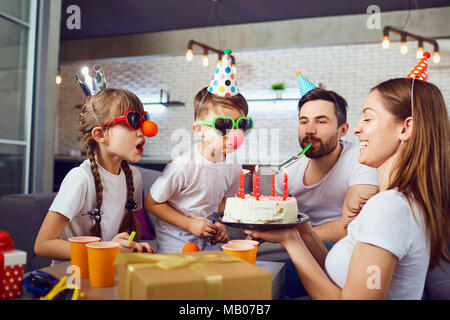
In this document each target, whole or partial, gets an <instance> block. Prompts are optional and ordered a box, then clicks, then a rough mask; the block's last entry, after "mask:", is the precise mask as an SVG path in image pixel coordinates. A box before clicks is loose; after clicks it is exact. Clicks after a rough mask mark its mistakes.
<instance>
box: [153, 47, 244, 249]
mask: <svg viewBox="0 0 450 320" xmlns="http://www.w3.org/2000/svg"><path fill="white" fill-rule="evenodd" d="M230 53H231V50H225V57H224V59H223V61H224V62H223V63H222V65H221V66H220V67H219V68H218V69H217V71H216V73H215V75H214V78H213V79H212V80H211V84H210V86H209V87H205V88H203V89H202V90H200V91H199V92H198V93H197V95H196V96H195V100H194V108H195V114H194V119H195V122H194V124H193V125H192V129H193V131H194V133H195V134H196V135H198V136H200V137H201V139H202V140H201V142H200V143H198V144H196V145H194V146H193V148H192V150H191V151H189V152H185V153H184V154H182V155H180V156H178V157H176V158H174V159H173V160H172V161H170V162H169V163H168V164H167V166H166V167H165V169H164V171H163V172H162V174H161V176H160V177H159V178H158V179H157V180H156V181H155V183H154V184H153V186H152V187H151V189H150V191H149V193H148V195H147V197H146V199H145V207H146V208H147V210H148V211H150V212H152V213H153V214H154V215H155V216H156V217H158V219H157V222H156V225H155V230H156V240H157V247H158V252H159V253H168V252H181V250H182V248H183V246H184V245H185V244H186V243H189V242H194V243H196V244H197V245H198V247H199V248H200V250H217V249H218V248H219V246H218V245H209V244H208V242H210V241H211V240H212V241H213V242H226V241H228V234H227V230H226V228H225V226H224V225H223V224H221V223H219V222H215V223H212V222H211V221H208V219H207V216H208V215H210V214H211V213H212V212H215V211H223V209H224V207H225V199H226V198H227V197H234V196H235V195H236V193H237V192H238V187H239V174H240V172H241V170H242V166H241V165H239V164H236V163H231V164H230V163H229V162H230V161H226V159H227V158H226V157H227V154H229V153H232V152H234V151H235V150H236V149H237V148H238V147H239V146H240V145H241V144H242V142H243V139H244V135H246V134H248V133H249V132H250V131H251V129H252V128H253V120H252V119H251V118H248V117H247V113H248V105H247V101H246V100H245V98H244V97H243V96H242V95H241V94H240V93H238V89H237V87H236V84H235V81H234V74H233V73H232V69H231V60H230V57H229V54H230ZM230 137H233V138H232V139H230Z"/></svg>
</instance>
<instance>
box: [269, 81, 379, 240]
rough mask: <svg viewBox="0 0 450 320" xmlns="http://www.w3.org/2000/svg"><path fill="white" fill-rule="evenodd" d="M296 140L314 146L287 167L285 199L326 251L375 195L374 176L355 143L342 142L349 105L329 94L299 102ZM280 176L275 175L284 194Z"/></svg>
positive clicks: (312, 95) (309, 96) (316, 94)
mask: <svg viewBox="0 0 450 320" xmlns="http://www.w3.org/2000/svg"><path fill="white" fill-rule="evenodd" d="M298 111H299V113H298V119H299V126H298V140H299V143H300V146H301V148H302V149H303V148H305V147H306V146H307V145H308V144H309V143H310V142H312V146H311V147H310V148H309V150H308V151H307V152H306V153H305V156H304V157H302V158H301V159H300V160H298V161H297V162H295V163H294V164H292V165H291V166H289V167H287V168H286V171H287V174H288V190H289V196H292V197H295V198H296V199H297V203H298V208H299V211H300V212H304V213H306V214H307V215H309V217H310V220H311V225H312V226H313V227H314V229H315V231H316V233H317V234H318V236H319V237H320V238H321V240H322V241H324V242H328V243H325V244H326V246H327V247H328V248H329V247H330V246H329V245H327V244H330V245H332V243H334V242H336V241H338V240H340V239H341V238H343V237H344V236H345V235H346V234H347V226H348V224H349V223H350V222H351V221H352V219H353V218H355V217H356V215H357V214H358V213H359V211H360V210H361V208H362V206H363V205H364V203H365V202H366V201H367V200H368V199H369V198H370V197H371V196H372V195H374V194H375V193H377V192H378V187H377V185H378V182H377V172H376V170H375V169H374V168H370V167H368V166H365V165H363V164H361V163H359V162H358V156H359V150H360V148H361V146H360V145H359V144H355V143H351V142H348V141H343V140H341V138H343V137H344V136H345V135H346V133H347V131H348V129H349V125H348V123H347V102H346V101H345V100H344V98H342V97H341V96H340V95H338V94H337V93H335V92H333V91H327V90H324V89H321V88H316V89H313V90H311V91H309V92H308V93H307V94H306V95H304V96H303V97H302V98H301V99H300V101H299V103H298ZM283 176H284V172H283V171H282V172H280V173H279V174H278V175H277V177H276V191H277V193H278V194H279V195H280V194H282V191H283Z"/></svg>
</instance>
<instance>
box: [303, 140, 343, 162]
mask: <svg viewBox="0 0 450 320" xmlns="http://www.w3.org/2000/svg"><path fill="white" fill-rule="evenodd" d="M316 141H318V142H319V147H318V148H315V149H312V148H310V149H309V150H308V151H306V153H305V155H306V156H307V157H308V158H310V159H318V158H321V157H324V156H326V155H328V154H330V153H331V152H333V151H334V149H336V147H337V145H338V143H339V135H337V134H336V135H335V136H333V137H331V138H329V139H328V140H326V141H325V142H323V141H322V139H319V138H316V137H313V136H306V137H304V138H303V140H300V139H299V143H300V146H301V147H302V149H304V148H305V147H306V146H307V145H308V144H309V143H310V142H312V143H314V142H316Z"/></svg>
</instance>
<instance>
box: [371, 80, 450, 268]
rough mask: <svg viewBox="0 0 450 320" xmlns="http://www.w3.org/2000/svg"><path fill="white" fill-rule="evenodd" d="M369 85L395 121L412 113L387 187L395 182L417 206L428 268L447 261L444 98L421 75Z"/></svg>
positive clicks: (449, 199)
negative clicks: (425, 237) (427, 250)
mask: <svg viewBox="0 0 450 320" xmlns="http://www.w3.org/2000/svg"><path fill="white" fill-rule="evenodd" d="M412 85H414V93H413V100H412V101H411V86H412ZM373 90H376V91H377V92H378V93H379V94H380V95H381V97H382V99H383V100H384V106H385V107H386V109H387V110H388V111H389V112H390V113H391V114H393V115H394V117H395V119H396V121H404V120H405V119H406V118H407V117H411V116H412V117H413V123H414V125H413V131H412V135H411V138H410V139H409V140H408V141H407V142H406V143H405V144H404V145H403V146H402V148H401V150H400V154H399V156H398V158H397V160H396V163H395V165H394V167H393V170H392V172H391V175H390V179H389V185H388V189H395V188H397V189H398V191H399V192H402V193H403V194H404V195H405V197H406V198H407V199H408V202H409V203H410V205H411V206H412V203H415V204H416V205H417V206H418V208H419V210H420V211H421V213H422V215H423V218H424V222H425V226H426V229H427V230H426V231H427V232H428V238H429V246H430V263H429V267H428V271H431V270H432V269H433V268H434V267H435V266H436V265H439V266H440V267H441V268H442V266H441V264H440V260H441V259H444V260H445V261H447V262H450V259H449V258H450V257H449V252H448V248H447V241H448V240H449V235H450V217H449V215H450V176H449V175H450V145H449V141H450V124H449V118H448V113H447V109H446V106H445V102H444V99H443V97H442V94H441V92H440V91H439V89H438V88H437V87H436V86H435V85H433V84H432V83H427V82H423V81H421V80H414V83H412V79H405V78H398V79H391V80H388V81H385V82H382V83H380V84H379V85H377V86H376V87H374V88H373V89H372V91H373ZM411 104H412V105H411Z"/></svg>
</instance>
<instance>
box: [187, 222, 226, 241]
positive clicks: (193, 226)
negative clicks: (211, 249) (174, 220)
mask: <svg viewBox="0 0 450 320" xmlns="http://www.w3.org/2000/svg"><path fill="white" fill-rule="evenodd" d="M218 230H219V227H218V226H216V225H215V224H213V223H211V222H210V221H206V220H201V219H191V221H190V225H189V230H188V231H189V232H190V233H192V234H193V235H195V236H197V237H200V238H212V237H213V236H214V235H215V234H216V232H217V231H218Z"/></svg>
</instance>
